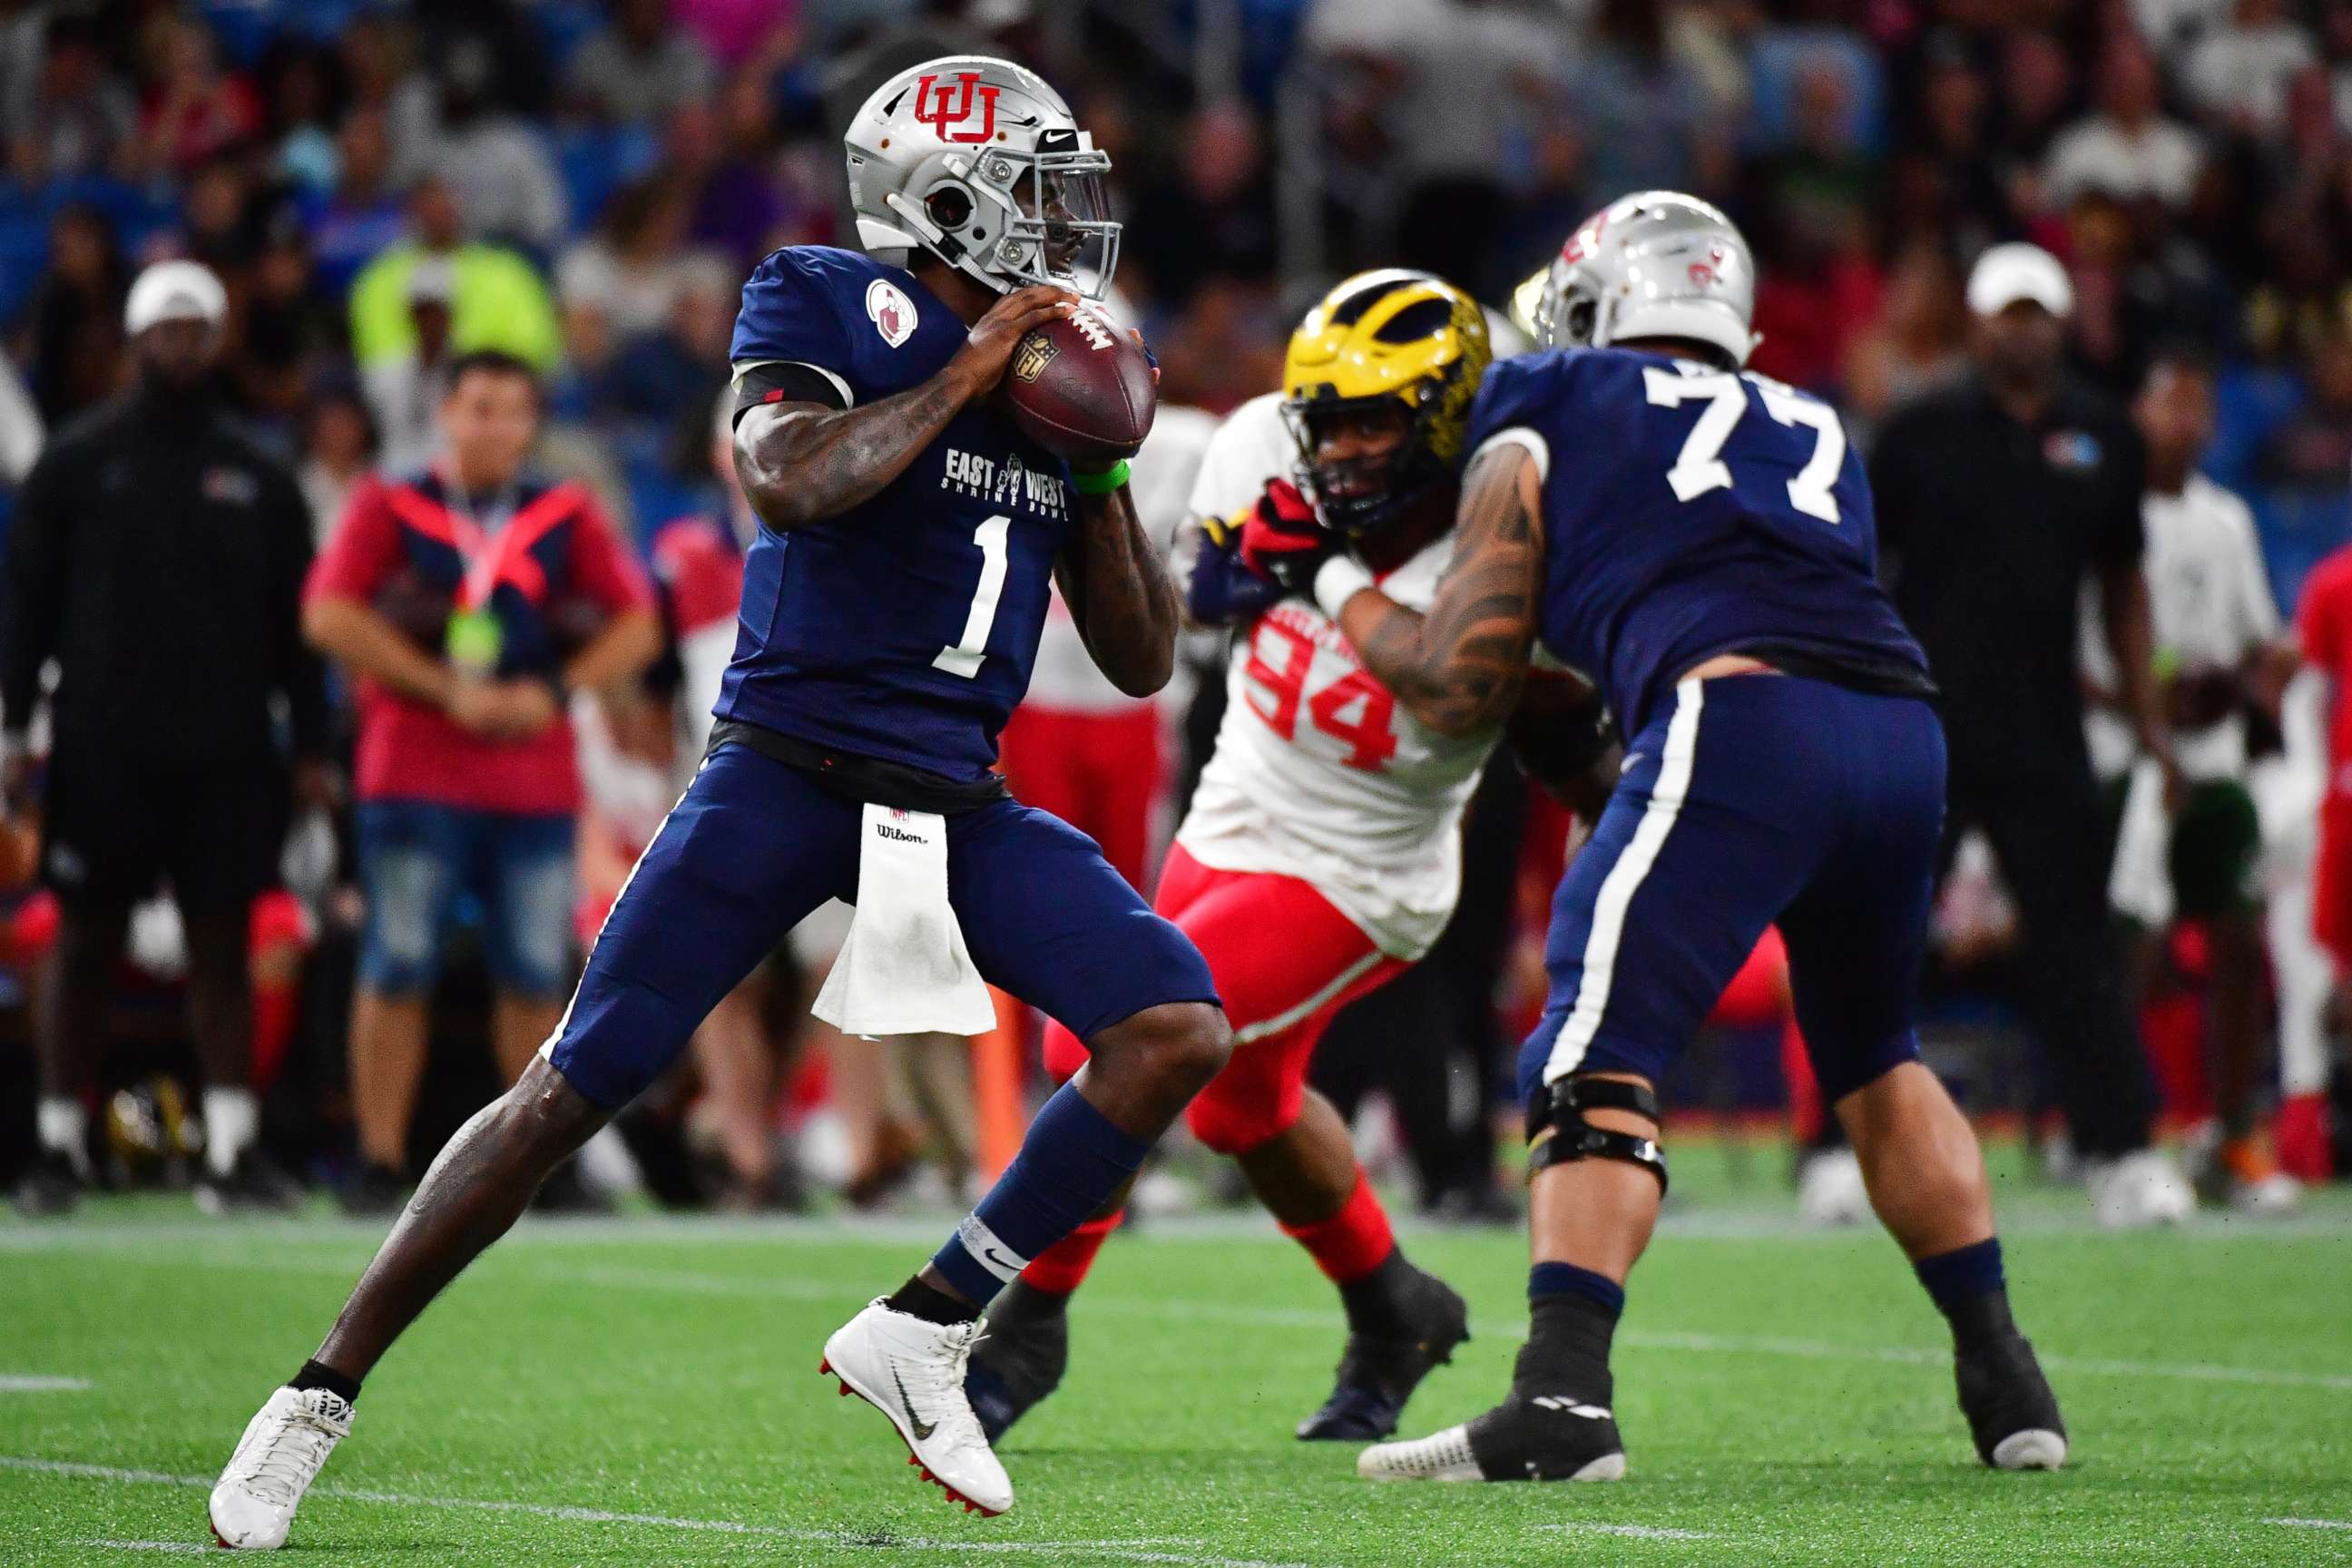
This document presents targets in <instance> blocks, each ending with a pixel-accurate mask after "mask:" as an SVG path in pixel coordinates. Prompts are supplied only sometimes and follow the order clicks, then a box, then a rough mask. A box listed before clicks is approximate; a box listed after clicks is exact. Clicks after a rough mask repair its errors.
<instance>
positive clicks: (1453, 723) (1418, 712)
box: [1339, 444, 1543, 735]
mask: <svg viewBox="0 0 2352 1568" xmlns="http://www.w3.org/2000/svg"><path fill="white" fill-rule="evenodd" d="M1541 493H1542V480H1541V479H1540V478H1539V476H1538V473H1537V471H1536V465H1535V459H1534V458H1531V457H1530V456H1528V452H1527V451H1526V449H1525V448H1523V447H1517V446H1513V445H1509V444H1505V445H1500V446H1496V447H1491V448H1489V449H1488V450H1487V451H1486V454H1485V455H1484V456H1482V457H1480V458H1478V459H1477V460H1476V461H1475V462H1474V463H1472V464H1471V465H1470V471H1469V473H1468V474H1467V475H1465V477H1464V479H1463V482H1462V505H1461V510H1460V512H1459V514H1458V516H1459V521H1457V523H1456V525H1455V528H1456V539H1457V542H1456V543H1455V545H1454V563H1453V564H1452V565H1451V566H1449V567H1448V568H1446V573H1445V579H1444V582H1442V583H1440V584H1438V585H1437V600H1436V602H1435V603H1434V604H1433V605H1430V607H1429V613H1428V614H1427V615H1426V616H1423V615H1421V614H1419V613H1417V612H1415V611H1412V610H1409V609H1406V608H1405V607H1404V606H1403V605H1400V604H1398V603H1397V602H1396V601H1394V600H1393V599H1391V598H1390V597H1389V596H1388V595H1385V594H1382V593H1381V592H1380V591H1379V590H1378V589H1371V588H1367V589H1361V590H1360V591H1358V592H1357V593H1356V594H1355V595H1353V596H1352V597H1350V598H1349V600H1348V602H1347V603H1346V604H1345V605H1341V606H1340V607H1339V629H1340V631H1341V632H1343V633H1345V634H1346V636H1347V638H1348V640H1349V642H1350V643H1352V644H1353V645H1355V648H1356V653H1357V656H1358V657H1359V658H1361V659H1362V660H1363V661H1364V668H1366V669H1368V670H1370V671H1371V673H1372V677H1373V679H1376V680H1378V681H1379V682H1380V683H1381V685H1383V686H1385V687H1387V688H1388V689H1390V690H1391V692H1393V693H1395V695H1396V700H1398V701H1399V702H1402V703H1403V704H1404V707H1405V711H1407V712H1408V713H1411V714H1412V716H1413V717H1414V718H1416V719H1418V720H1420V721H1422V722H1423V723H1424V724H1426V725H1428V726H1429V727H1430V728H1431V729H1433V730H1434V731H1437V732H1438V733H1439V734H1441V735H1466V734H1469V733H1471V732H1473V731H1477V730H1481V729H1485V728H1486V727H1487V726H1489V725H1492V724H1496V723H1498V722H1500V721H1502V719H1503V718H1504V716H1505V715H1507V714H1508V713H1509V712H1510V711H1511V709H1512V707H1513V705H1514V704H1515V703H1516V702H1517V700H1518V695H1519V685H1520V682H1521V680H1522V679H1525V677H1526V674H1527V665H1528V645H1529V644H1530V643H1531V642H1532V641H1533V640H1534V638H1535V619H1536V590H1537V587H1538V584H1539V583H1540V582H1541V580H1542V576H1543V529H1542V526H1541V523H1540V519H1541V517H1542V503H1541V499H1540V498H1541Z"/></svg>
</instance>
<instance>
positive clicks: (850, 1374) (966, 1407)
mask: <svg viewBox="0 0 2352 1568" xmlns="http://www.w3.org/2000/svg"><path fill="white" fill-rule="evenodd" d="M980 1338H981V1331H980V1325H979V1324H978V1323H933V1322H928V1321H925V1320H923V1319H921V1318H917V1317H911V1316H909V1315H908V1314H907V1313H905V1312H894V1311H892V1310H890V1309H889V1308H888V1307H887V1305H885V1304H884V1302H883V1301H882V1300H881V1299H880V1298H879V1297H877V1298H876V1299H875V1300H872V1301H870V1302H868V1303H867V1304H866V1310H864V1311H862V1312H860V1313H858V1314H857V1316H856V1317H854V1318H852V1319H850V1320H849V1321H847V1322H846V1323H844V1324H843V1325H842V1326H841V1327H840V1328H838V1329H836V1330H835V1331H834V1335H833V1338H831V1339H829V1340H827V1341H825V1342H824V1362H823V1363H821V1364H820V1365H819V1366H818V1368H817V1370H818V1371H819V1372H829V1373H832V1374H833V1375H834V1376H835V1377H837V1378H839V1379H840V1380H841V1392H842V1393H843V1394H856V1395H857V1397H859V1398H860V1399H863V1400H864V1401H866V1404H868V1405H872V1406H874V1408H875V1409H877V1410H879V1411H880V1412H882V1414H883V1415H887V1416H888V1417H889V1418H890V1425H891V1426H896V1427H897V1428H898V1436H900V1437H902V1438H904V1439H905V1440H906V1444H907V1463H908V1464H910V1465H917V1466H919V1467H921V1468H922V1472H923V1479H925V1480H927V1481H929V1482H931V1483H933V1484H934V1485H936V1486H937V1487H939V1488H940V1490H942V1491H944V1492H946V1493H947V1494H948V1500H949V1501H950V1502H960V1503H961V1504H963V1508H964V1511H965V1512H966V1513H970V1512H971V1511H972V1510H974V1509H977V1510H980V1511H981V1512H982V1513H983V1514H987V1515H989V1516H991V1517H994V1516H995V1515H997V1514H1000V1513H1003V1511H1004V1510H1006V1509H1008V1508H1011V1507H1012V1506H1013V1482H1012V1480H1011V1479H1009V1478H1008V1477H1007V1476H1006V1475H1005V1473H1004V1467H1003V1465H1001V1464H999V1463H997V1460H996V1455H995V1453H994V1452H993V1451H992V1450H991V1449H990V1447H989V1446H988V1439H987V1437H986V1436H982V1432H981V1430H980V1417H978V1416H977V1415H973V1414H972V1411H971V1401H970V1400H969V1399H967V1398H966V1397H965V1396H964V1392H963V1376H964V1367H965V1364H966V1363H969V1362H970V1361H971V1347H972V1346H973V1345H974V1344H976V1343H978V1342H979V1341H980Z"/></svg>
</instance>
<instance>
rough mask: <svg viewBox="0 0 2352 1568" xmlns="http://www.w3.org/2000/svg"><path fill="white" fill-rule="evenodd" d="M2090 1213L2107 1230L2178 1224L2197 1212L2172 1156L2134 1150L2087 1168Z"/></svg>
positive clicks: (2195, 1197) (2189, 1190)
mask: <svg viewBox="0 0 2352 1568" xmlns="http://www.w3.org/2000/svg"><path fill="white" fill-rule="evenodd" d="M2090 1187H2091V1212H2092V1214H2093V1215H2095V1216H2096V1217H2097V1219H2098V1222H2099V1223H2100V1224H2101V1225H2103V1226H2106V1227H2107V1228H2108V1229H2109V1230H2145V1229H2147V1228H2148V1227H2149V1226H2158V1225H2179V1223H2180V1222H2181V1221H2183V1220H2185V1219H2187V1218H2188V1217H2189V1215H2191V1214H2193V1213H2195V1212H2196V1209H2197V1194H2196V1193H2195V1191H2194V1190H2192V1189H2191V1188H2190V1186H2189V1180H2188V1178H2187V1177H2185V1176H2183V1175H2182V1174H2181V1173H2180V1167H2179V1166H2178V1165H2176V1164H2174V1163H2173V1162H2172V1156H2171V1155H2169V1154H2167V1153H2165V1152H2163V1151H2162V1150H2158V1149H2136V1150H2134V1151H2133V1152H2130V1153H2128V1154H2126V1155H2123V1156H2122V1157H2120V1158H2118V1159H2114V1160H2102V1161H2100V1162H2098V1163H2095V1164H2094V1165H2092V1166H2091V1167H2090Z"/></svg>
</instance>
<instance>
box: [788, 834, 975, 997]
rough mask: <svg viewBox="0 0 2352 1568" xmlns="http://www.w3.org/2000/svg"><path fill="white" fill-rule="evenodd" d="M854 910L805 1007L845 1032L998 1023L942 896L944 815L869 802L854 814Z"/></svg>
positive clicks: (945, 853) (945, 847)
mask: <svg viewBox="0 0 2352 1568" xmlns="http://www.w3.org/2000/svg"><path fill="white" fill-rule="evenodd" d="M857 845H858V853H857V913H856V916H855V917H854V918H853V919H852V920H851V921H850V922H849V934H848V935H847V936H846V937H845V938H843V939H842V943H841V953H840V955H839V956H838V957H836V958H835V960H834V961H833V973H830V974H828V975H826V976H825V980H824V989H823V990H821V991H819V992H818V993H817V995H816V1004H815V1005H814V1006H812V1007H811V1008H810V1009H809V1011H810V1012H811V1013H813V1014H814V1015H815V1016H817V1017H819V1018H822V1019H823V1020H824V1022H826V1023H828V1024H831V1025H832V1026H834V1027H835V1028H836V1029H839V1030H840V1031H841V1032H842V1033H844V1034H845V1035H865V1036H867V1037H878V1036H882V1035H920V1034H930V1033H933V1032H937V1033H941V1034H950V1035H978V1034H982V1033H984V1032H986V1031H987V1030H989V1029H992V1028H994V1027H995V1026H996V1007H995V1005H994V1004H993V1003H992V1002H991V1001H990V1000H989V995H988V986H987V984H985V983H984V982H982V979H981V978H980V971H979V970H978V969H976V968H974V967H973V966H972V962H971V952H969V951H968V950H967V949H966V948H965V947H964V944H963V928H962V927H961V926H959V925H958V924H956V918H955V910H954V909H953V908H952V907H950V905H949V903H948V825H947V819H946V818H944V817H942V816H940V815H938V814H937V813H936V812H929V811H898V810H896V809H894V808H893V807H890V806H887V805H867V806H866V808H865V812H864V815H863V816H861V818H860V819H859V822H858V837H857Z"/></svg>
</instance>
